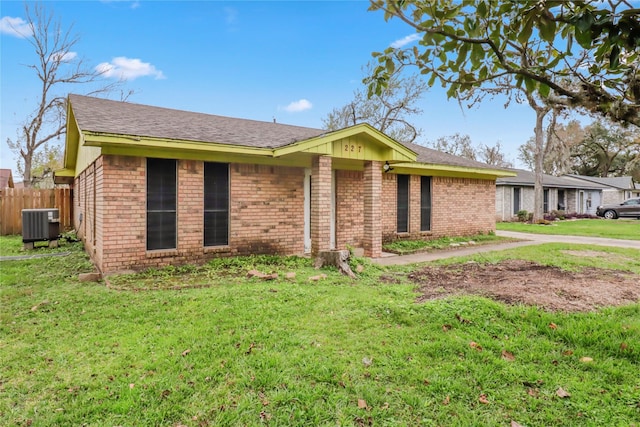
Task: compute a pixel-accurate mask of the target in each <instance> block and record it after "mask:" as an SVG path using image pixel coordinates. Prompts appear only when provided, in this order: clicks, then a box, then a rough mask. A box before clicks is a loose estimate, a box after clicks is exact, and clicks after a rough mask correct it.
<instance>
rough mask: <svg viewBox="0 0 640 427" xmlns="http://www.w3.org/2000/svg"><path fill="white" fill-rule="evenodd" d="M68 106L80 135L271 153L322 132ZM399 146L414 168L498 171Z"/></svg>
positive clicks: (94, 103)
mask: <svg viewBox="0 0 640 427" xmlns="http://www.w3.org/2000/svg"><path fill="white" fill-rule="evenodd" d="M69 101H70V102H71V107H72V109H73V113H74V115H75V118H76V121H77V123H78V126H79V127H80V130H81V131H90V132H97V133H107V134H116V135H131V136H139V137H155V138H167V139H175V140H182V141H198V142H210V143H218V144H230V145H240V146H246V147H255V148H271V149H273V148H280V147H284V146H286V145H289V144H293V143H295V142H298V141H303V140H306V139H310V138H313V137H316V136H320V135H323V134H326V133H328V132H327V131H326V130H322V129H314V128H307V127H301V126H291V125H285V124H279V123H272V122H261V121H256V120H247V119H237V118H231V117H224V116H216V115H212V114H203V113H194V112H190V111H182V110H173V109H169V108H162V107H153V106H148V105H141V104H133V103H129V102H121V101H112V100H108V99H101V98H94V97H88V96H82V95H73V94H72V95H69ZM403 145H404V146H406V147H407V148H409V149H410V150H412V151H414V152H415V153H416V154H417V155H418V157H417V161H418V162H419V163H427V164H438V165H448V166H458V167H466V168H479V169H491V170H496V169H500V168H496V167H494V166H489V165H487V164H485V163H481V162H477V161H474V160H469V159H466V158H463V157H458V156H454V155H451V154H447V153H443V152H440V151H436V150H433V149H431V148H427V147H423V146H421V145H417V144H412V143H405V144H403Z"/></svg>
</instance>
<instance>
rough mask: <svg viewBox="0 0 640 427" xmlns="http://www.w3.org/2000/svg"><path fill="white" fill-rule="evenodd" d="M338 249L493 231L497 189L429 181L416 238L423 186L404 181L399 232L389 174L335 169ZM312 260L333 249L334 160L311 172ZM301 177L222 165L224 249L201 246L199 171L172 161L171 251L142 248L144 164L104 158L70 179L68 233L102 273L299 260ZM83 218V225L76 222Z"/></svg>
mask: <svg viewBox="0 0 640 427" xmlns="http://www.w3.org/2000/svg"><path fill="white" fill-rule="evenodd" d="M334 173H335V183H334V185H335V221H336V224H335V234H336V236H335V237H336V239H335V240H336V248H337V249H344V248H345V247H346V246H347V245H349V246H353V247H362V248H364V249H365V254H367V255H369V256H374V257H376V256H380V253H381V250H382V248H381V245H382V242H383V241H390V240H395V239H397V238H399V237H400V238H435V237H441V236H453V235H472V234H476V233H478V232H485V233H486V232H488V231H492V230H494V229H495V219H494V213H495V181H493V180H477V179H466V178H447V177H433V178H432V219H431V230H430V231H421V230H420V182H421V181H420V177H419V176H411V177H410V181H409V232H408V233H403V234H402V235H401V236H399V235H398V234H397V233H396V231H395V230H396V213H395V212H396V185H397V184H396V175H394V174H393V173H388V174H385V173H382V167H381V163H379V162H365V168H364V171H363V172H362V171H346V170H336V171H334ZM311 174H312V191H311V200H310V201H309V203H310V205H311V212H312V214H311V224H310V233H311V238H312V252H313V253H315V252H317V251H319V250H327V249H329V246H330V237H331V236H330V234H331V232H330V230H331V225H332V224H331V198H332V194H331V193H332V178H331V177H332V159H331V157H329V156H316V157H315V159H314V161H313V164H312V168H311ZM304 176H305V169H304V168H302V167H282V166H265V165H252V164H237V163H232V164H230V165H229V177H230V181H229V182H230V184H229V185H230V188H229V199H230V204H229V244H228V245H227V246H219V247H203V223H204V219H203V215H204V201H203V199H204V185H203V179H204V163H203V162H202V161H196V160H179V161H177V181H178V182H177V214H176V217H177V245H176V248H175V249H170V250H158V251H147V249H146V159H144V158H139V157H125V156H113V155H104V156H101V157H99V158H98V159H97V160H96V161H95V162H94V163H92V164H91V165H90V166H89V167H88V168H86V169H85V170H84V171H82V172H81V173H80V175H79V176H78V177H77V178H76V180H75V189H76V191H75V192H74V197H75V200H74V203H75V204H76V206H75V209H74V212H75V216H76V217H75V224H76V229H77V230H78V235H79V236H80V237H81V238H82V239H83V240H84V242H85V247H86V250H87V251H88V252H89V253H90V254H91V256H92V258H93V259H94V261H95V262H96V264H97V265H98V267H99V268H100V269H101V270H102V271H103V272H114V271H122V270H131V269H140V268H146V267H157V266H163V265H168V264H183V263H198V262H204V261H206V260H207V259H209V258H212V257H215V256H230V255H246V254H259V253H273V254H302V253H303V252H304V236H305V231H304V230H305V223H304V222H305V221H304V210H305V189H304V182H305V181H304ZM80 218H82V219H80Z"/></svg>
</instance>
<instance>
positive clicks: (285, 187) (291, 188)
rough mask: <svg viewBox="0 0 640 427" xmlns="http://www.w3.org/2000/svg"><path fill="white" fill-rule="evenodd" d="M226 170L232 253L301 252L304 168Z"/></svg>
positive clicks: (262, 167)
mask: <svg viewBox="0 0 640 427" xmlns="http://www.w3.org/2000/svg"><path fill="white" fill-rule="evenodd" d="M230 168H231V197H230V199H231V205H230V210H231V212H230V215H231V218H230V219H231V235H230V241H229V244H230V247H231V248H233V252H234V253H238V254H255V253H276V254H296V253H297V254H301V253H303V252H304V168H292V167H274V166H262V165H240V164H232V165H231V166H230ZM327 206H330V205H327Z"/></svg>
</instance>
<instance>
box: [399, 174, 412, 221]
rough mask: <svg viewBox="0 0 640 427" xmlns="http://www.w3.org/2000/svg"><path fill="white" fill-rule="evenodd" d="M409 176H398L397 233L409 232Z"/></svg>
mask: <svg viewBox="0 0 640 427" xmlns="http://www.w3.org/2000/svg"><path fill="white" fill-rule="evenodd" d="M409 178H410V176H409V175H396V232H397V233H408V232H409Z"/></svg>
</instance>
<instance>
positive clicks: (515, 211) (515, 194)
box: [513, 187, 521, 215]
mask: <svg viewBox="0 0 640 427" xmlns="http://www.w3.org/2000/svg"><path fill="white" fill-rule="evenodd" d="M520 206H521V204H520V188H519V187H515V188H514V189H513V214H514V215H517V214H518V211H519V210H520Z"/></svg>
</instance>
